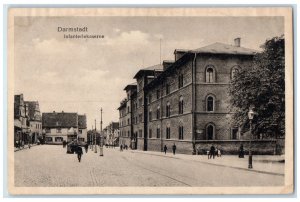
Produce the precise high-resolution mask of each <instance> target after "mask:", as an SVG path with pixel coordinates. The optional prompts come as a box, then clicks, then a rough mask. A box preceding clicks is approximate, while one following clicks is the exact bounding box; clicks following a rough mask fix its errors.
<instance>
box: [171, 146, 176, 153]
mask: <svg viewBox="0 0 300 202" xmlns="http://www.w3.org/2000/svg"><path fill="white" fill-rule="evenodd" d="M172 150H173V155H175V152H176V145H175V143H174V145H173V147H172Z"/></svg>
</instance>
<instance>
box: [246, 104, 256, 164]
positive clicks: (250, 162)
mask: <svg viewBox="0 0 300 202" xmlns="http://www.w3.org/2000/svg"><path fill="white" fill-rule="evenodd" d="M254 114H255V112H254V111H253V108H252V107H250V108H249V112H248V118H249V120H250V143H249V164H248V168H249V169H252V168H253V167H252V148H251V147H252V145H251V144H252V138H253V137H252V136H253V135H252V120H253V117H254Z"/></svg>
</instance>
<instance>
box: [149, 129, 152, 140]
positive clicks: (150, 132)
mask: <svg viewBox="0 0 300 202" xmlns="http://www.w3.org/2000/svg"><path fill="white" fill-rule="evenodd" d="M149 138H152V129H149Z"/></svg>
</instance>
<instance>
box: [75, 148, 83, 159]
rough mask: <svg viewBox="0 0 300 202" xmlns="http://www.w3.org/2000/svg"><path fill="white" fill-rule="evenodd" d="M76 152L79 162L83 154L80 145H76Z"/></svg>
mask: <svg viewBox="0 0 300 202" xmlns="http://www.w3.org/2000/svg"><path fill="white" fill-rule="evenodd" d="M76 153H77V158H78V161H79V162H80V161H81V156H82V154H83V152H82V148H81V146H79V145H78V146H76Z"/></svg>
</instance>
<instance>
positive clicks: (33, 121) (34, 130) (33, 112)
mask: <svg viewBox="0 0 300 202" xmlns="http://www.w3.org/2000/svg"><path fill="white" fill-rule="evenodd" d="M25 104H26V105H27V106H28V121H29V141H30V143H36V142H37V141H38V139H43V137H42V116H41V112H40V107H39V102H38V101H25Z"/></svg>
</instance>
